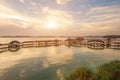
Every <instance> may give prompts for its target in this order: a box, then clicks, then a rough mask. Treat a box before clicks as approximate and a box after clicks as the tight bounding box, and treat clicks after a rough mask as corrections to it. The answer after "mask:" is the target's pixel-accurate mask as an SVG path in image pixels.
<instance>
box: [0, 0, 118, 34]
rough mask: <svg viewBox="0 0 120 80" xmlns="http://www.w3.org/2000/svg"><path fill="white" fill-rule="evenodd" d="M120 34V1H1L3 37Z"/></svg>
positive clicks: (1, 31) (0, 14) (0, 22)
mask: <svg viewBox="0 0 120 80" xmlns="http://www.w3.org/2000/svg"><path fill="white" fill-rule="evenodd" d="M109 34H120V0H0V36H5V35H12V36H14V35H23V36H24V35H33V36H34V35H37V36H38V35H39V36H70V35H71V36H80V35H81V36H87V35H109Z"/></svg>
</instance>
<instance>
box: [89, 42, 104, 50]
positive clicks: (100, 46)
mask: <svg viewBox="0 0 120 80" xmlns="http://www.w3.org/2000/svg"><path fill="white" fill-rule="evenodd" d="M87 43H88V45H87V47H88V48H91V49H104V45H105V42H104V41H102V40H89V41H88V42H87Z"/></svg>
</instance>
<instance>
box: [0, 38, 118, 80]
mask: <svg viewBox="0 0 120 80" xmlns="http://www.w3.org/2000/svg"><path fill="white" fill-rule="evenodd" d="M12 40H18V41H24V40H25V41H26V40H41V38H33V39H32V38H29V39H27V38H22V39H21V38H18V39H17V38H16V39H15V38H0V43H9V42H10V41H12ZM113 60H120V50H114V49H104V50H92V49H89V48H86V47H67V46H64V45H63V46H58V47H55V46H51V47H42V48H24V49H20V50H19V51H17V52H9V51H7V52H4V53H1V54H0V80H63V77H64V76H66V75H68V74H69V73H70V72H71V71H73V70H74V69H75V68H78V67H80V66H85V67H89V68H91V69H95V68H96V66H97V65H100V64H102V63H106V62H109V61H113Z"/></svg>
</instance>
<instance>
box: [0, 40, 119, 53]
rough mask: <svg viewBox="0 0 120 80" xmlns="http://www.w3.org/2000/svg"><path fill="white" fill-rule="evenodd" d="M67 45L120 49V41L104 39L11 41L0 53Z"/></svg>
mask: <svg viewBox="0 0 120 80" xmlns="http://www.w3.org/2000/svg"><path fill="white" fill-rule="evenodd" d="M60 45H65V46H68V47H88V48H90V49H104V48H111V49H120V41H111V42H109V40H108V41H107V40H104V39H89V40H88V39H87V40H86V39H78V38H77V39H70V38H68V39H66V40H57V39H56V40H37V41H23V42H19V41H16V40H15V41H11V42H9V43H5V44H0V53H2V52H5V51H11V52H14V51H18V50H19V49H21V48H32V47H49V46H60Z"/></svg>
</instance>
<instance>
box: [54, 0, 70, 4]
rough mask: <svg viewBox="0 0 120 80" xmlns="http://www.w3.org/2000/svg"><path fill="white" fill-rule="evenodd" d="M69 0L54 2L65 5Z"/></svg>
mask: <svg viewBox="0 0 120 80" xmlns="http://www.w3.org/2000/svg"><path fill="white" fill-rule="evenodd" d="M70 1H71V0H56V2H57V4H67V3H68V2H70Z"/></svg>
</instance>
